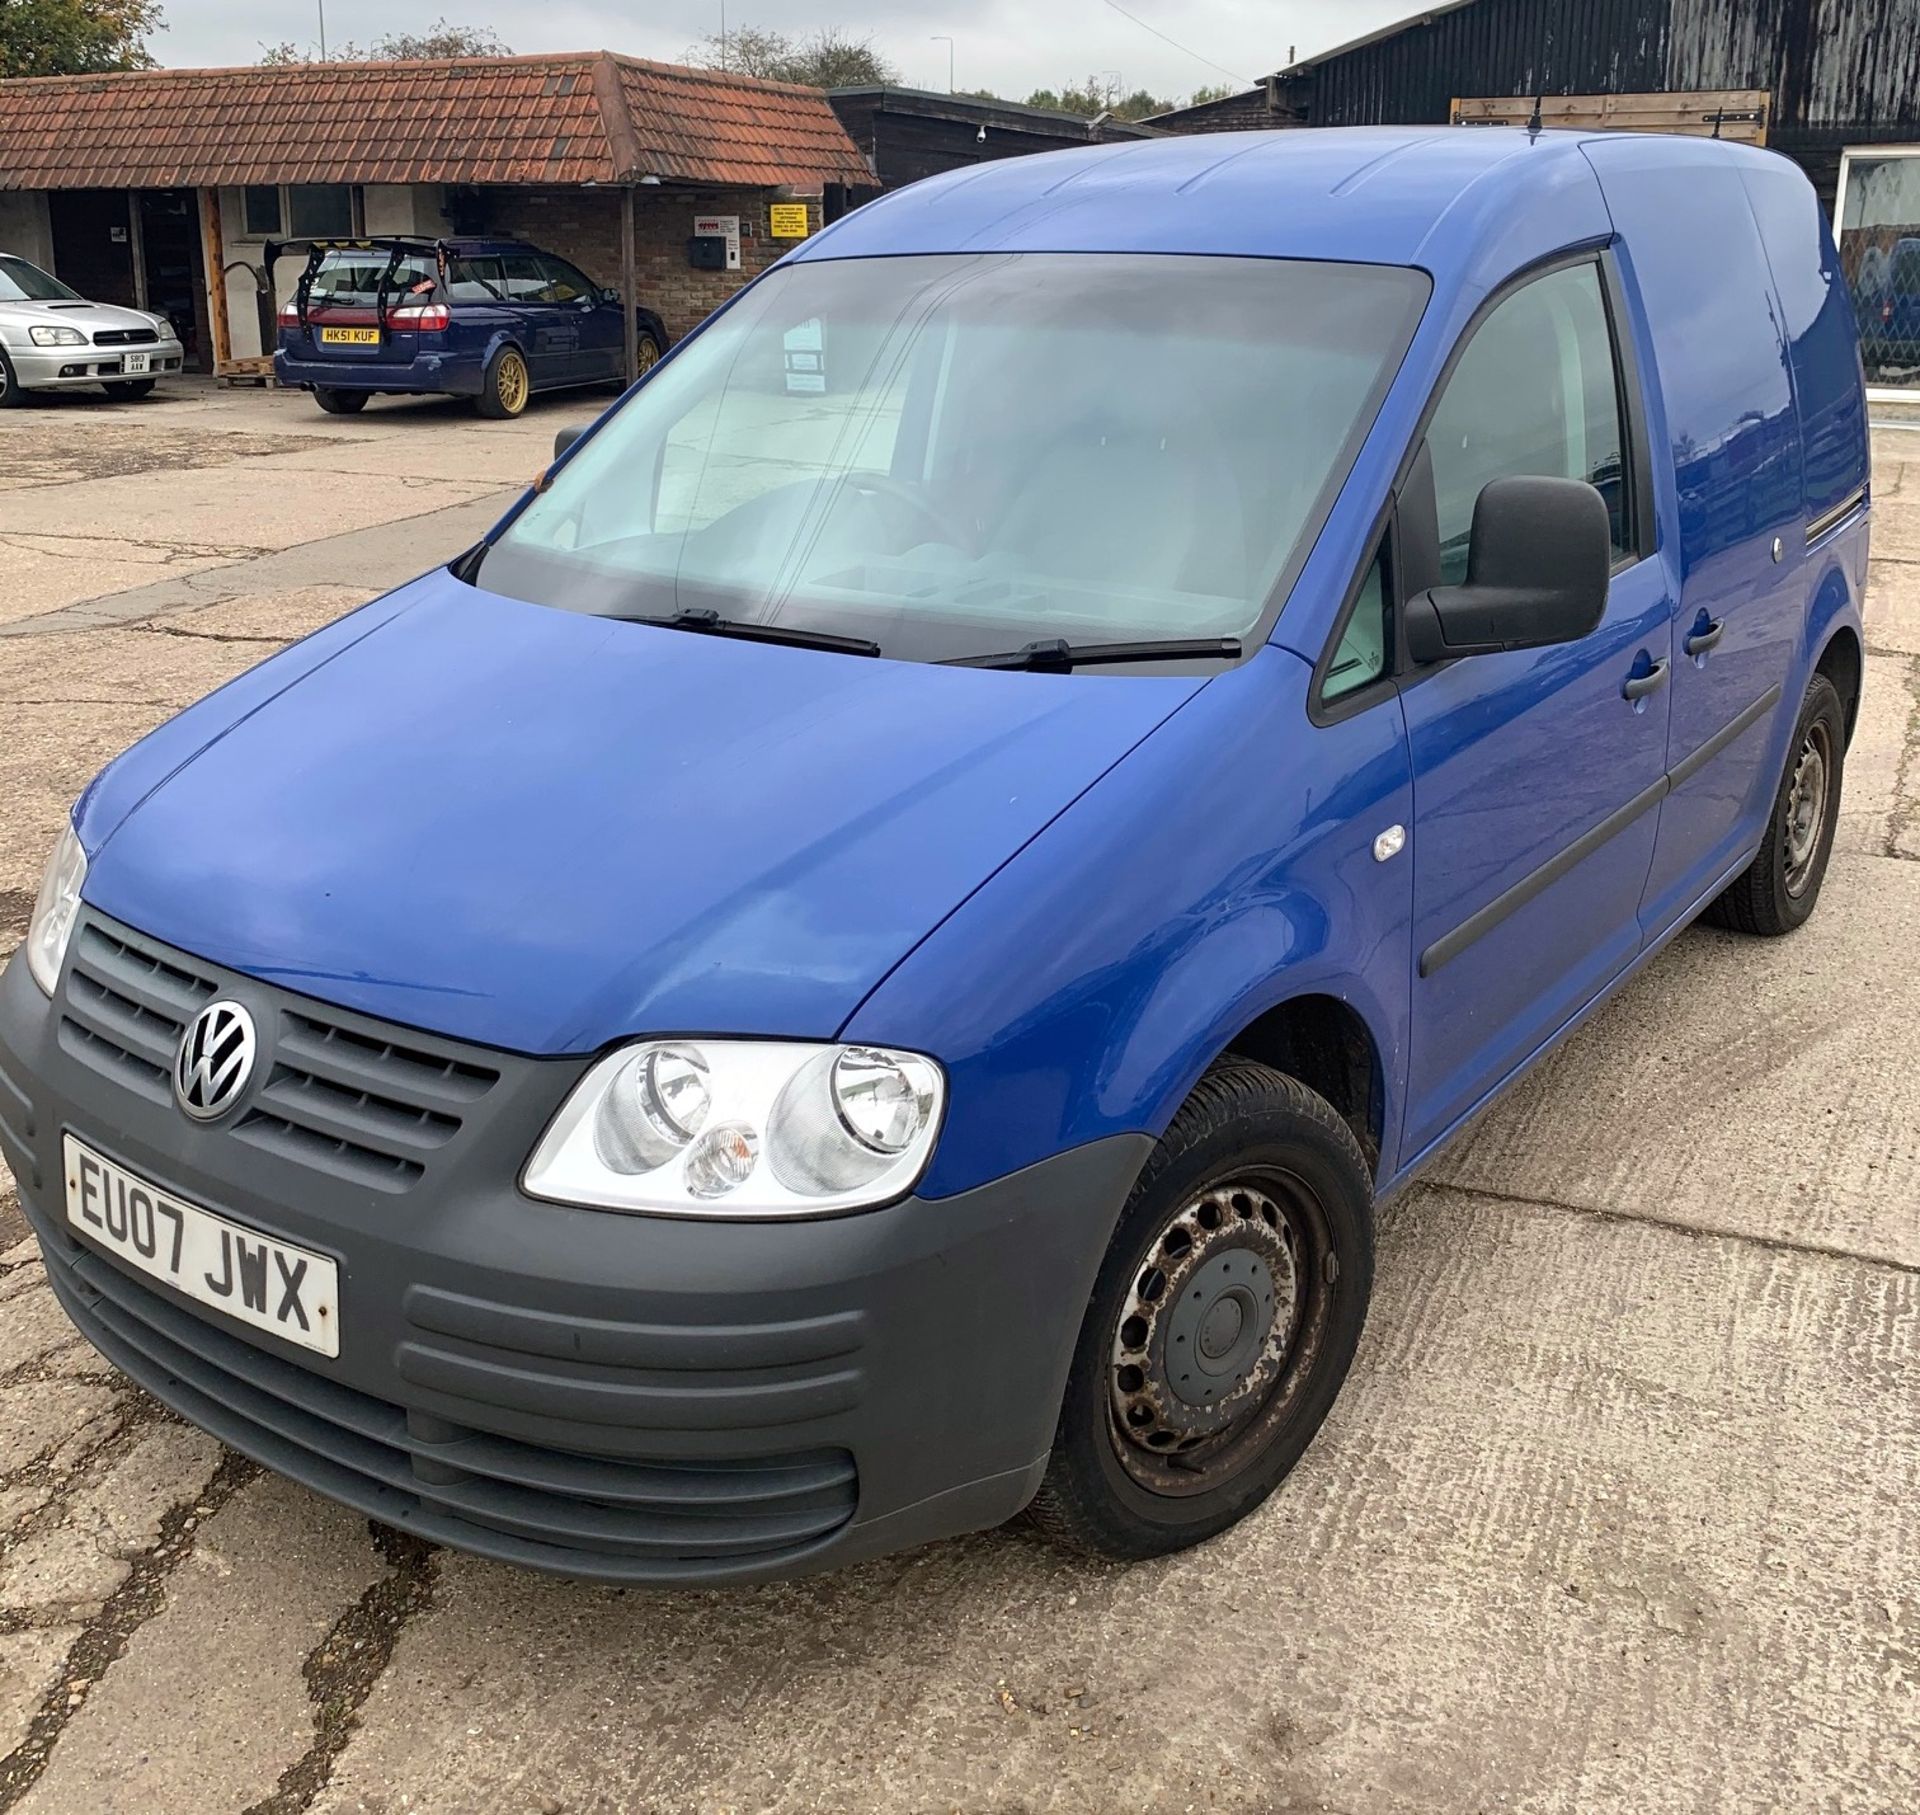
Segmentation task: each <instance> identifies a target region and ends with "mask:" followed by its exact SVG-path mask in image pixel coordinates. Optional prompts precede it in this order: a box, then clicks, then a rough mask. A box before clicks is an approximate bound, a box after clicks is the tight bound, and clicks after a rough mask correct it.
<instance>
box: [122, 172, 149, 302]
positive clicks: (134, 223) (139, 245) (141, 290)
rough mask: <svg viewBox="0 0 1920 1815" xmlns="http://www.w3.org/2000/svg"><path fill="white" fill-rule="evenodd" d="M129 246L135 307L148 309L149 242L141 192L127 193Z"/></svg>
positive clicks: (134, 190) (133, 190)
mask: <svg viewBox="0 0 1920 1815" xmlns="http://www.w3.org/2000/svg"><path fill="white" fill-rule="evenodd" d="M127 244H128V246H129V247H131V248H132V251H133V306H134V307H135V308H136V309H144V308H147V307H148V306H149V305H148V302H147V241H146V234H145V232H144V231H143V230H142V228H141V225H140V191H139V190H137V189H129V190H128V191H127Z"/></svg>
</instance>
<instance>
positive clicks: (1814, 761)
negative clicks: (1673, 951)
mask: <svg viewBox="0 0 1920 1815" xmlns="http://www.w3.org/2000/svg"><path fill="white" fill-rule="evenodd" d="M1846 760H1847V715H1846V709H1845V708H1844V707H1843V706H1842V705H1841V704H1840V695H1839V694H1838V693H1837V692H1835V690H1834V686H1833V683H1832V682H1831V681H1830V680H1828V679H1827V677H1826V676H1825V675H1824V674H1816V675H1815V676H1814V677H1813V679H1812V680H1811V681H1810V682H1808V684H1807V697H1806V699H1805V700H1804V701H1803V702H1802V703H1801V707H1800V718H1799V722H1798V723H1797V724H1796V725H1795V726H1794V728H1793V742H1792V743H1791V744H1790V745H1788V747H1787V766H1786V771H1785V773H1784V774H1783V775H1782V776H1781V777H1780V788H1779V792H1778V793H1777V794H1775V796H1774V800H1773V817H1772V818H1771V819H1770V820H1768V822H1767V835H1766V838H1765V839H1764V840H1763V841H1762V842H1761V845H1760V849H1759V851H1758V853H1757V854H1756V855H1755V857H1754V860H1753V862H1751V863H1750V864H1748V865H1747V867H1746V868H1745V869H1744V870H1742V871H1741V872H1740V874H1739V875H1738V876H1736V877H1735V878H1734V879H1733V881H1732V882H1731V883H1730V884H1729V885H1728V887H1727V889H1726V891H1725V892H1724V893H1723V894H1722V895H1721V896H1720V897H1719V898H1718V899H1717V900H1716V901H1715V902H1714V903H1713V905H1712V906H1711V907H1709V908H1708V909H1707V912H1706V916H1705V917H1706V918H1707V919H1708V920H1711V921H1713V922H1714V923H1715V924H1716V925H1718V926H1725V927H1731V928H1732V929H1733V930H1734V931H1735V932H1737V933H1758V934H1761V935H1763V936H1765V937H1768V938H1775V937H1778V936H1779V935H1780V934H1781V933H1790V932H1792V931H1793V930H1794V929H1795V928H1796V927H1800V926H1804V925H1805V924H1806V922H1807V918H1808V916H1809V915H1811V914H1812V912H1813V909H1814V904H1815V903H1816V902H1817V901H1818V900H1819V899H1820V885H1821V883H1822V882H1823V881H1825V880H1826V874H1827V859H1828V858H1829V857H1831V856H1832V855H1833V834H1834V831H1835V829H1836V827H1838V825H1839V823H1840V785H1841V782H1842V780H1843V779H1844V772H1845V767H1846Z"/></svg>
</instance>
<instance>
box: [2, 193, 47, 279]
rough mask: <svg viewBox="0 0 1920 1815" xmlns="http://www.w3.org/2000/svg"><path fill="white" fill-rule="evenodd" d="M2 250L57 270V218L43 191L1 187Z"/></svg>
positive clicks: (45, 267) (45, 268)
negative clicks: (54, 235)
mask: <svg viewBox="0 0 1920 1815" xmlns="http://www.w3.org/2000/svg"><path fill="white" fill-rule="evenodd" d="M0 252H12V253H15V254H17V255H18V256H19V257H21V258H24V259H25V260H26V261H27V262H28V263H29V264H34V265H38V266H39V267H40V269H41V270H42V271H53V221H52V217H51V216H50V215H49V214H48V212H47V198H46V196H45V194H44V193H43V192H42V191H40V190H37V189H15V190H0ZM53 274H54V276H56V277H58V276H59V275H60V274H59V272H57V271H54V273H53Z"/></svg>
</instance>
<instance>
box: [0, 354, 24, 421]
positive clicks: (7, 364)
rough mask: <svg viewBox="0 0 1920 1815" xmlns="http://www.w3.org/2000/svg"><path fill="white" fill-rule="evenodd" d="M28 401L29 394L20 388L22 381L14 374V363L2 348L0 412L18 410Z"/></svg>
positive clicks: (0, 362) (0, 361) (0, 358)
mask: <svg viewBox="0 0 1920 1815" xmlns="http://www.w3.org/2000/svg"><path fill="white" fill-rule="evenodd" d="M26 401H27V394H26V392H25V391H24V390H22V389H21V387H20V379H19V377H18V375H17V374H16V373H15V372H14V369H13V361H12V360H11V359H9V358H8V357H7V355H6V351H5V349H4V348H0V410H17V409H19V408H21V407H22V406H23V405H24V404H25V403H26Z"/></svg>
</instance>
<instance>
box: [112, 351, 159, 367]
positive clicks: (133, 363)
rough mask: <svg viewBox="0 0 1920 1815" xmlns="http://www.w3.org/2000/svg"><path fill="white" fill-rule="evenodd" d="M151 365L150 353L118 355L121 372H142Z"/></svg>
mask: <svg viewBox="0 0 1920 1815" xmlns="http://www.w3.org/2000/svg"><path fill="white" fill-rule="evenodd" d="M152 364H153V355H152V354H151V353H123V354H121V355H120V370H121V371H122V372H144V371H146V370H148V369H149V368H150V367H151V366H152Z"/></svg>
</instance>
